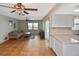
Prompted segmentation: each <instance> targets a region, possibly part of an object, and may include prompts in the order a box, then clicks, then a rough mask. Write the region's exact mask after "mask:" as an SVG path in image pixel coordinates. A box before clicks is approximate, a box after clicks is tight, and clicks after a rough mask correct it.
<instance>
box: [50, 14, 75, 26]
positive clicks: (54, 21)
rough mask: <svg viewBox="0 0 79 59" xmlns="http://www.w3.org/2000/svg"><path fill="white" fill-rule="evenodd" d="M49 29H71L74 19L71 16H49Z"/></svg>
mask: <svg viewBox="0 0 79 59" xmlns="http://www.w3.org/2000/svg"><path fill="white" fill-rule="evenodd" d="M50 22H51V27H73V23H74V18H73V15H71V14H56V15H52V16H51V20H50Z"/></svg>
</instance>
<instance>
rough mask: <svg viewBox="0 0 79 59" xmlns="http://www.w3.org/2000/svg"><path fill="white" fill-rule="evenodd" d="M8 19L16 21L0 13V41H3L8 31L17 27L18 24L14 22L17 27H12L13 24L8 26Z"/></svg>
mask: <svg viewBox="0 0 79 59" xmlns="http://www.w3.org/2000/svg"><path fill="white" fill-rule="evenodd" d="M9 20H13V22H16V23H17V22H18V21H16V20H14V19H12V18H9V17H6V16H2V15H0V43H3V42H4V41H5V37H6V36H7V35H8V33H9V32H11V31H13V30H17V29H18V24H16V26H17V28H14V25H12V26H10V24H9Z"/></svg>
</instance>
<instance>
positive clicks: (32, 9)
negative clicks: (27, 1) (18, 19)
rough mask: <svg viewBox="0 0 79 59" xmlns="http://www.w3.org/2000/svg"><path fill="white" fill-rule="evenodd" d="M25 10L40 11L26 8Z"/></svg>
mask: <svg viewBox="0 0 79 59" xmlns="http://www.w3.org/2000/svg"><path fill="white" fill-rule="evenodd" d="M25 10H30V11H37V10H38V9H34V8H25Z"/></svg>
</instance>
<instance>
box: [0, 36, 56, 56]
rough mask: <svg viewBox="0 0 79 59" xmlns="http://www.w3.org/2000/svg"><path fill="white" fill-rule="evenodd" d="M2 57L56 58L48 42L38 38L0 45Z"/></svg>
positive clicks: (22, 39) (10, 41) (11, 41)
mask: <svg viewBox="0 0 79 59" xmlns="http://www.w3.org/2000/svg"><path fill="white" fill-rule="evenodd" d="M0 56H55V53H54V52H53V51H52V50H51V49H49V48H48V43H47V41H46V40H43V39H39V37H38V36H34V37H30V38H21V39H18V40H14V39H12V40H8V41H7V42H5V43H3V44H0Z"/></svg>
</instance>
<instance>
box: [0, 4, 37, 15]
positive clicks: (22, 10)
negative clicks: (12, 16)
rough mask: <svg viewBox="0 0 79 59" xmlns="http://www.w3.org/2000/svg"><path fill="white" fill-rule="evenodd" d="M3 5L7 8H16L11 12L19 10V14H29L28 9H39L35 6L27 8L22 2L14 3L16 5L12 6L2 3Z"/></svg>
mask: <svg viewBox="0 0 79 59" xmlns="http://www.w3.org/2000/svg"><path fill="white" fill-rule="evenodd" d="M0 6H1V7H6V8H12V9H14V10H13V11H11V13H14V12H17V13H18V14H19V15H22V14H23V13H24V14H27V15H28V14H29V13H28V12H26V10H29V11H37V10H38V9H35V8H26V7H25V6H24V5H22V3H17V4H15V5H14V7H10V6H4V5H0Z"/></svg>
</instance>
